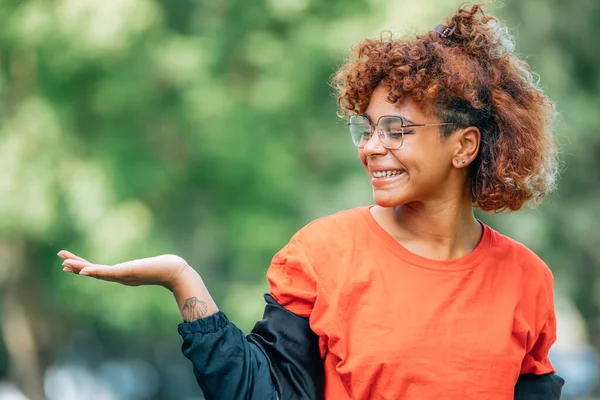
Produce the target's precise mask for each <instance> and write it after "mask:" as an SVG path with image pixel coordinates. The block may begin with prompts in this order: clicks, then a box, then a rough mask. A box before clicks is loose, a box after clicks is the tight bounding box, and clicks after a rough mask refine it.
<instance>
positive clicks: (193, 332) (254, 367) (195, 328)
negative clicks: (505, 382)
mask: <svg viewBox="0 0 600 400" xmlns="http://www.w3.org/2000/svg"><path fill="white" fill-rule="evenodd" d="M265 300H266V302H267V305H266V307H265V312H264V316H263V319H262V320H261V321H258V322H257V323H256V325H255V326H254V329H253V330H252V332H251V333H250V334H249V335H248V336H244V334H243V333H242V331H241V330H240V329H238V328H237V327H236V326H235V325H234V324H232V323H231V322H230V321H229V320H228V319H227V317H226V316H225V314H224V313H223V312H218V313H217V314H214V315H212V316H210V317H207V318H203V319H199V320H196V321H193V322H188V323H182V324H180V325H179V327H178V331H179V334H180V335H181V336H182V337H183V345H182V351H183V354H184V355H185V356H186V357H187V358H188V359H189V360H190V361H191V362H192V365H193V367H194V374H195V375H196V380H197V381H198V384H199V385H200V388H201V389H202V391H203V393H204V396H205V397H206V399H208V400H211V399H219V400H242V399H244V400H271V399H279V400H296V399H303V400H304V399H307V400H320V399H323V392H324V387H325V374H324V370H323V360H322V359H321V356H320V354H319V338H318V336H317V335H316V334H315V333H314V332H312V330H311V329H310V326H309V322H308V319H306V318H304V317H300V316H298V315H296V314H294V313H292V312H290V311H288V310H286V309H285V308H283V307H282V306H281V305H279V303H277V302H276V301H275V300H274V299H273V298H272V297H271V296H269V295H268V294H267V295H265ZM563 384H564V380H563V379H562V378H561V377H559V376H558V375H555V374H545V375H533V374H526V375H521V376H520V377H519V379H518V381H517V384H516V386H515V397H514V399H515V400H559V399H560V393H561V389H562V386H563Z"/></svg>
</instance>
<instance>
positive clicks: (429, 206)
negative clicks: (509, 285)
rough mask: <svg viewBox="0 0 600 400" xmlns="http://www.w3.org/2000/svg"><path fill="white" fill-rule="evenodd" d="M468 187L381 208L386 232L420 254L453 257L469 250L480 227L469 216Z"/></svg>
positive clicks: (473, 245) (449, 258) (448, 258)
mask: <svg viewBox="0 0 600 400" xmlns="http://www.w3.org/2000/svg"><path fill="white" fill-rule="evenodd" d="M470 196H471V194H470V190H469V191H468V192H467V193H465V194H462V195H461V196H459V197H457V198H450V199H442V200H432V201H429V202H418V203H408V204H404V205H401V206H396V207H393V208H389V209H383V210H384V212H385V213H386V214H387V217H386V218H385V219H386V220H387V221H389V223H390V224H391V226H388V228H387V229H388V231H389V232H390V233H391V234H392V236H394V237H395V238H396V239H397V240H398V241H399V242H400V243H401V244H402V245H404V246H405V247H406V248H408V249H409V250H411V251H413V252H415V253H417V254H420V255H422V256H424V257H428V258H435V259H446V260H453V259H457V258H460V257H463V256H465V255H467V254H468V253H470V252H471V251H473V249H475V247H477V244H478V243H479V241H480V239H481V234H482V227H481V225H480V224H479V223H478V222H477V220H476V219H475V216H474V215H473V207H472V205H471V197H470Z"/></svg>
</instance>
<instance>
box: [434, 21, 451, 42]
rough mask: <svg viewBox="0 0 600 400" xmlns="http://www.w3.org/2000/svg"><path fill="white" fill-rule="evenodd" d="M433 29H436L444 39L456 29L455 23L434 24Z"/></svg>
mask: <svg viewBox="0 0 600 400" xmlns="http://www.w3.org/2000/svg"><path fill="white" fill-rule="evenodd" d="M433 30H434V31H436V32H437V34H438V35H440V37H441V38H442V39H446V38H449V37H450V36H452V35H453V34H454V31H455V30H456V25H454V26H452V27H448V26H446V25H442V24H439V25H436V26H435V28H433Z"/></svg>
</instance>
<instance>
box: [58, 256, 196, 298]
mask: <svg viewBox="0 0 600 400" xmlns="http://www.w3.org/2000/svg"><path fill="white" fill-rule="evenodd" d="M58 256H59V257H60V258H62V259H63V260H64V261H63V263H62V265H63V266H64V268H63V271H65V272H71V273H74V274H78V275H85V276H91V277H93V278H96V279H102V280H105V281H111V282H118V283H122V284H123V285H129V286H139V285H161V286H164V287H166V288H167V289H169V290H172V288H173V285H174V284H175V283H176V281H177V278H178V277H179V276H180V275H182V274H183V272H184V271H185V270H186V269H187V268H191V267H189V265H188V264H187V262H186V261H185V260H184V259H183V258H181V257H179V256H176V255H173V254H164V255H162V256H157V257H149V258H142V259H139V260H132V261H127V262H124V263H120V264H115V265H100V264H92V263H91V262H89V261H87V260H84V259H83V258H81V257H78V256H76V255H75V254H73V253H71V252H68V251H66V250H61V251H59V252H58Z"/></svg>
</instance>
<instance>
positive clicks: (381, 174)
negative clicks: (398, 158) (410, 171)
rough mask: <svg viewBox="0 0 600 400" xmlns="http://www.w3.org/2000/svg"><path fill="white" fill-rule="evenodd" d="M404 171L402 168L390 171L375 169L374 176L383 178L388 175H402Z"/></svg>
mask: <svg viewBox="0 0 600 400" xmlns="http://www.w3.org/2000/svg"><path fill="white" fill-rule="evenodd" d="M402 172H403V171H400V170H397V169H396V170H389V171H375V172H373V176H374V177H375V178H383V177H388V176H394V175H400V174H401V173H402Z"/></svg>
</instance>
